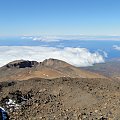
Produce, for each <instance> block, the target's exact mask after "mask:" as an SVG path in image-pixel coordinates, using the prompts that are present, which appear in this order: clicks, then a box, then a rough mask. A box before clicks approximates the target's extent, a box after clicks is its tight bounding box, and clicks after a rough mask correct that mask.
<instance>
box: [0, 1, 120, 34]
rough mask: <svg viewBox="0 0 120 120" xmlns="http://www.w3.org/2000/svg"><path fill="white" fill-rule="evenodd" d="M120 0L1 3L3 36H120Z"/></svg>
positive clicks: (0, 22) (0, 27)
mask: <svg viewBox="0 0 120 120" xmlns="http://www.w3.org/2000/svg"><path fill="white" fill-rule="evenodd" d="M119 6H120V0H0V35H1V36H6V35H7V36H14V35H41V34H49V35H66V34H69V35H78V34H84V35H98V36H99V35H120V7H119Z"/></svg>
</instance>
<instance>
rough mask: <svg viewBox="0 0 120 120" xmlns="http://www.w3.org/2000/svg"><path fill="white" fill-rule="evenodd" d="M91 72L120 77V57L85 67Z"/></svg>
mask: <svg viewBox="0 0 120 120" xmlns="http://www.w3.org/2000/svg"><path fill="white" fill-rule="evenodd" d="M83 69H84V70H88V71H91V72H95V73H98V74H103V75H104V76H107V77H112V78H117V79H120V58H114V59H111V60H109V61H106V62H105V63H99V64H95V65H93V66H90V67H85V68H83Z"/></svg>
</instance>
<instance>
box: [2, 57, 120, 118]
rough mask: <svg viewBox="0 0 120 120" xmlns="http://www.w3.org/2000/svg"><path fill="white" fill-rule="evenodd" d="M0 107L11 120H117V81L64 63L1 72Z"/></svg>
mask: <svg viewBox="0 0 120 120" xmlns="http://www.w3.org/2000/svg"><path fill="white" fill-rule="evenodd" d="M0 78H1V81H0V96H1V97H0V106H1V107H3V108H4V109H5V110H6V111H7V112H8V114H9V116H10V120H120V81H119V79H115V78H114V79H113V77H112V78H111V77H110V76H109V78H107V77H104V76H103V75H100V74H98V73H94V72H88V71H86V70H82V69H79V68H76V67H74V66H72V65H70V64H68V63H66V62H64V61H60V60H55V59H48V60H45V61H43V62H40V63H39V62H36V61H24V60H19V61H13V62H10V63H8V64H7V65H5V66H3V67H1V68H0Z"/></svg>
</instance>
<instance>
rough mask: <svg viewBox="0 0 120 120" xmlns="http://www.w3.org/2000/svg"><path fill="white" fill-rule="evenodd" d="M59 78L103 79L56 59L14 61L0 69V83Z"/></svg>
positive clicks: (100, 76)
mask: <svg viewBox="0 0 120 120" xmlns="http://www.w3.org/2000/svg"><path fill="white" fill-rule="evenodd" d="M59 77H71V78H103V76H102V75H99V74H97V73H93V72H89V71H86V70H81V69H79V68H77V67H74V66H72V65H70V64H68V63H66V62H64V61H61V60H57V59H46V60H44V61H43V62H37V61H26V60H16V61H13V62H10V63H8V64H7V65H5V66H3V67H1V68H0V78H1V79H0V80H1V81H6V80H27V79H30V78H47V79H53V78H59Z"/></svg>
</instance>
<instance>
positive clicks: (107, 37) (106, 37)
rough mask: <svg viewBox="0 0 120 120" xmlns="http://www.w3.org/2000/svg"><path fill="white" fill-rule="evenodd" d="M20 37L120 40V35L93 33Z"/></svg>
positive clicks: (50, 40) (48, 40)
mask: <svg viewBox="0 0 120 120" xmlns="http://www.w3.org/2000/svg"><path fill="white" fill-rule="evenodd" d="M21 38H22V39H32V40H38V41H43V42H59V41H60V40H120V36H109V35H103V36H95V35H91V36H90V35H41V36H23V37H21Z"/></svg>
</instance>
